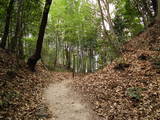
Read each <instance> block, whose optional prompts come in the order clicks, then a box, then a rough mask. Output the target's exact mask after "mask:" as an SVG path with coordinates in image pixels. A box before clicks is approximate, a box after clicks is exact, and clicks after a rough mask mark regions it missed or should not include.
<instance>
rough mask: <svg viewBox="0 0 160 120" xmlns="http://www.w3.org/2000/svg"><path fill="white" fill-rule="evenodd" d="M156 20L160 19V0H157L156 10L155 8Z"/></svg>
mask: <svg viewBox="0 0 160 120" xmlns="http://www.w3.org/2000/svg"><path fill="white" fill-rule="evenodd" d="M156 20H157V21H160V0H158V10H157V17H156Z"/></svg>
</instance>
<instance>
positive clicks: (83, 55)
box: [0, 0, 160, 73]
mask: <svg viewBox="0 0 160 120" xmlns="http://www.w3.org/2000/svg"><path fill="white" fill-rule="evenodd" d="M158 6H159V1H157V0H53V1H52V0H36V1H34V0H1V1H0V21H1V22H0V46H1V47H2V48H6V49H8V50H9V51H12V52H14V53H15V54H16V55H17V56H18V57H20V58H22V59H25V60H27V59H28V58H29V59H28V65H29V66H31V67H32V68H34V67H35V65H36V63H37V61H38V60H39V59H40V58H41V60H42V62H43V63H44V64H45V65H46V66H47V67H48V68H50V69H53V70H56V71H59V70H60V71H63V70H71V71H74V72H80V73H81V72H83V73H86V72H94V71H96V70H97V69H99V68H102V67H103V66H104V65H106V64H108V63H110V62H112V61H113V60H114V59H115V58H117V57H118V56H119V55H120V54H121V46H122V44H123V43H125V42H126V41H128V40H129V39H130V38H132V37H134V36H136V35H137V34H139V33H141V32H143V31H144V30H145V29H147V28H148V26H149V25H151V24H152V23H153V22H154V21H155V20H160V19H159V18H160V17H159V16H160V15H159V14H160V10H159V7H158ZM42 45H43V46H42ZM41 50H42V52H41ZM30 56H31V57H30Z"/></svg>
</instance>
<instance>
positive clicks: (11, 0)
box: [0, 0, 15, 48]
mask: <svg viewBox="0 0 160 120" xmlns="http://www.w3.org/2000/svg"><path fill="white" fill-rule="evenodd" d="M14 2H15V1H14V0H10V2H9V6H8V8H7V15H6V23H5V28H4V33H3V36H2V42H1V44H0V47H1V48H5V46H6V42H7V37H8V34H9V27H10V19H11V13H12V10H13V4H14Z"/></svg>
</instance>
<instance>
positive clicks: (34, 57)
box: [27, 0, 52, 71]
mask: <svg viewBox="0 0 160 120" xmlns="http://www.w3.org/2000/svg"><path fill="white" fill-rule="evenodd" d="M51 3H52V0H46V2H45V7H44V11H43V16H42V21H41V25H40V29H39V35H38V40H37V44H36V50H35V53H34V54H33V55H32V56H31V57H30V58H29V59H28V62H27V64H28V66H29V68H30V69H31V70H33V71H34V70H35V65H36V63H37V61H38V60H39V59H40V58H41V51H42V44H43V39H44V34H45V28H46V25H47V20H48V13H49V10H50V6H51Z"/></svg>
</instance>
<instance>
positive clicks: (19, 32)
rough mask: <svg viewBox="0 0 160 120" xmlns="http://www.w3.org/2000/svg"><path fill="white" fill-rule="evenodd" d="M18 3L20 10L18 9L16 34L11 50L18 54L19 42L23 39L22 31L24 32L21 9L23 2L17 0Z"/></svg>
mask: <svg viewBox="0 0 160 120" xmlns="http://www.w3.org/2000/svg"><path fill="white" fill-rule="evenodd" d="M17 2H18V8H17V16H16V28H15V34H14V37H13V38H12V39H11V48H10V50H11V51H12V52H18V42H19V41H20V39H21V38H22V36H21V31H22V27H21V24H22V20H21V12H22V10H21V8H22V0H17Z"/></svg>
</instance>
